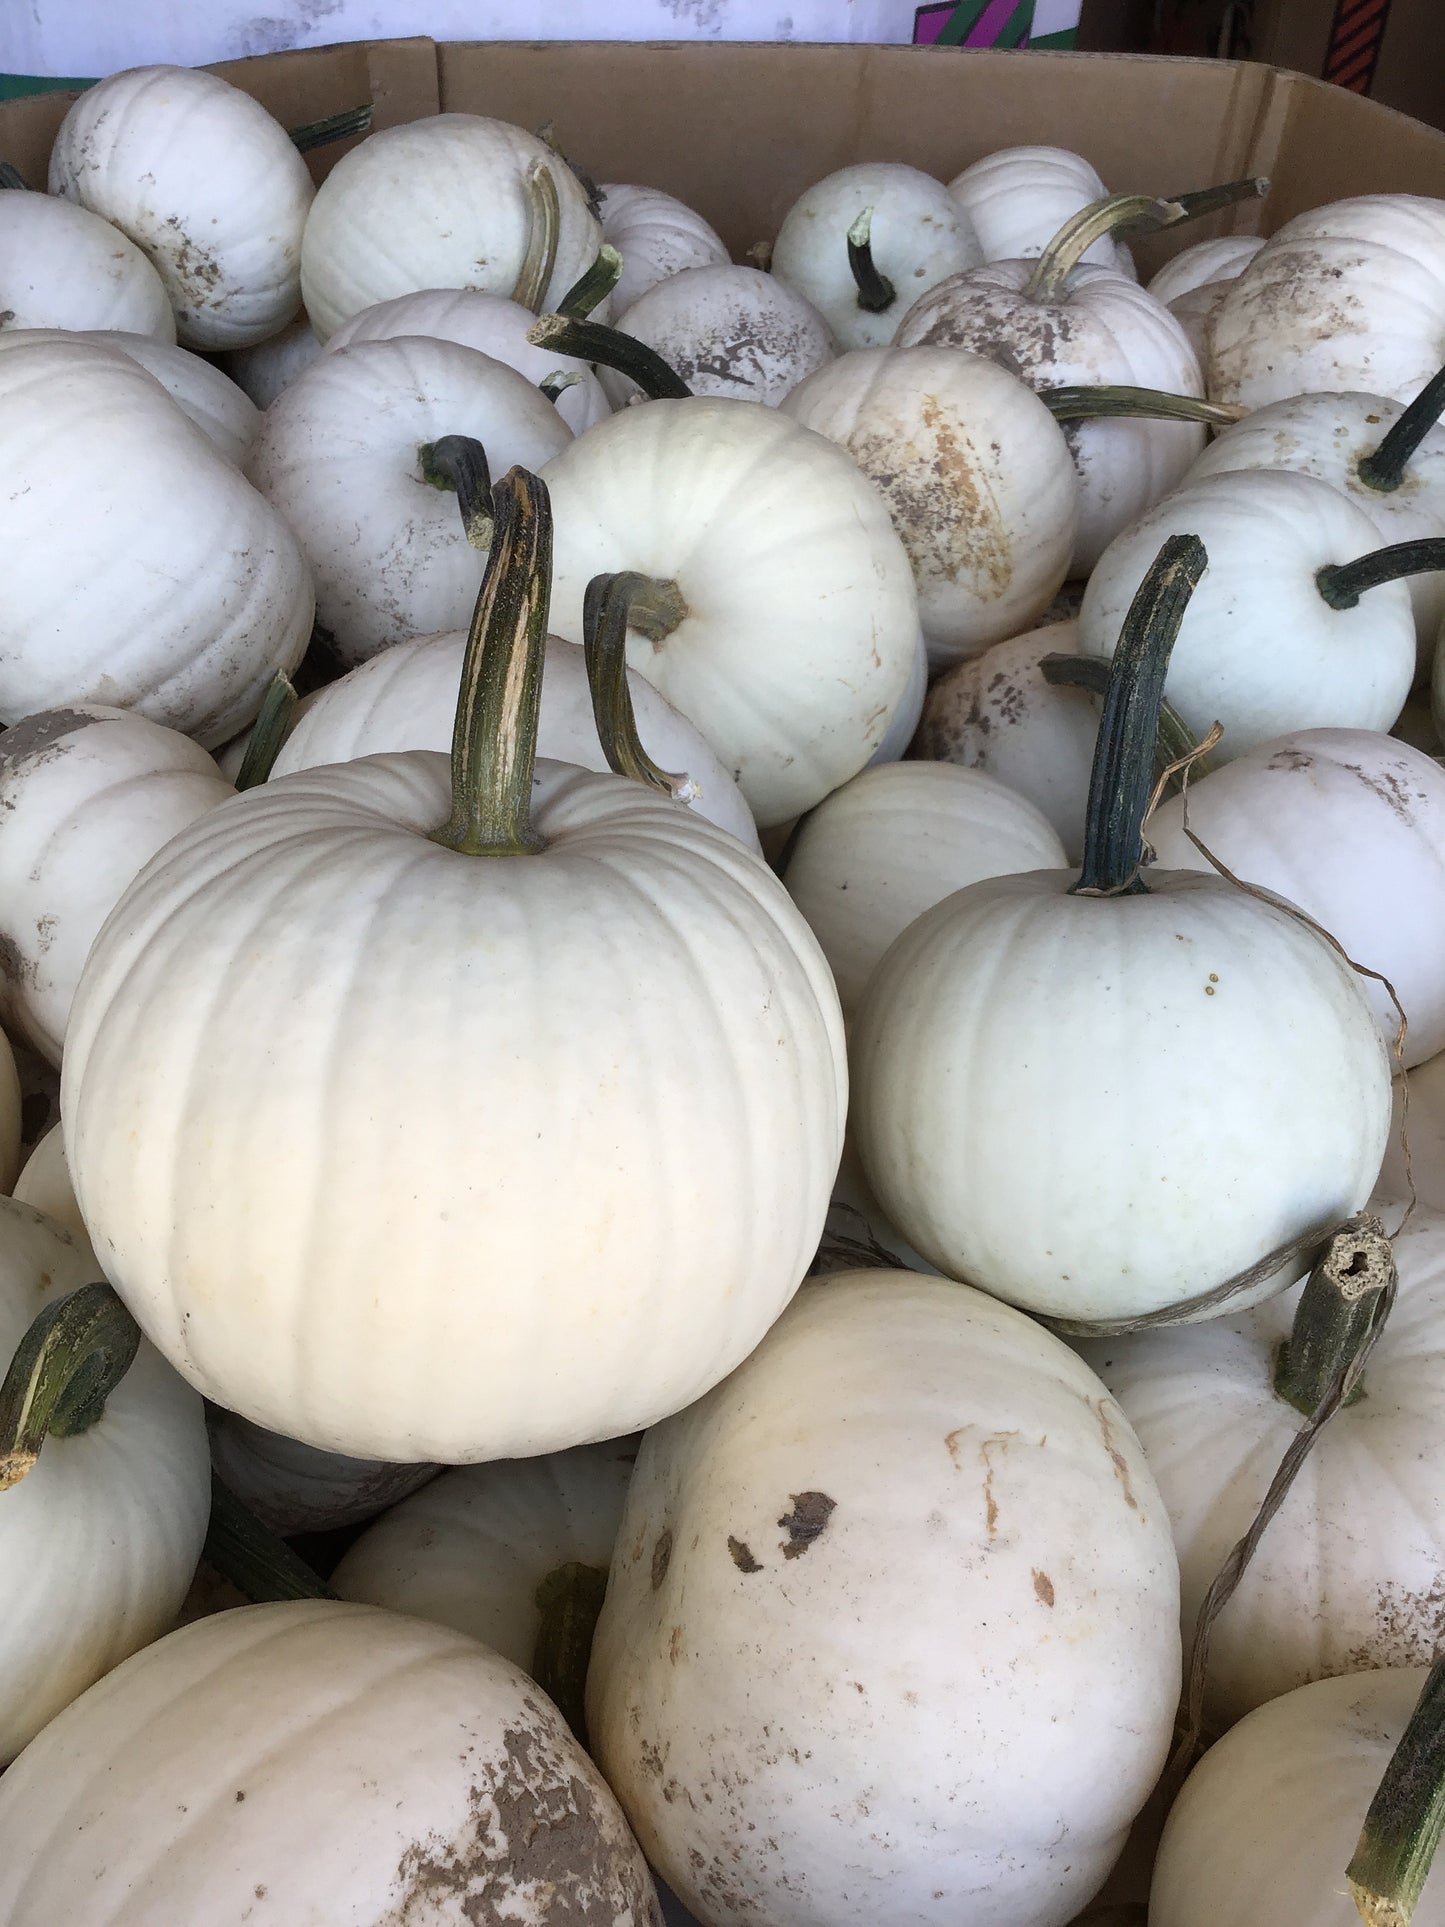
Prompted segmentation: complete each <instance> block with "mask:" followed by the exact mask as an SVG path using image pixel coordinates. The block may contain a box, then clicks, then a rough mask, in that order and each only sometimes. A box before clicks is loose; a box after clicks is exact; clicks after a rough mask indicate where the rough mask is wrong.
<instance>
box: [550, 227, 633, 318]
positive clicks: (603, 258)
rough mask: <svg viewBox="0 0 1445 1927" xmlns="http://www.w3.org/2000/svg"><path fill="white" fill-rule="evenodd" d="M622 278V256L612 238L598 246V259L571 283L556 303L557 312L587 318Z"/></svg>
mask: <svg viewBox="0 0 1445 1927" xmlns="http://www.w3.org/2000/svg"><path fill="white" fill-rule="evenodd" d="M621 278H622V256H621V255H620V254H619V253H618V252H617V250H616V248H615V247H613V245H612V243H611V242H610V241H604V242H603V243H602V246H601V247H600V248H599V249H598V250H597V259H596V260H595V261H594V262H593V263H592V265H591V267H590V268H584V269H583V271H582V273H581V274H579V275H578V277H577V279H576V280H575V281H574V282H573V283H572V285H571V287H570V288H569V289H568V290H567V292H566V294H564V295H563V297H562V299H561V300H560V301H559V302H558V303H557V312H558V314H566V315H571V316H572V317H573V318H574V319H575V320H577V321H585V320H586V319H587V317H588V315H590V314H591V312H592V310H593V309H594V308H595V307H597V306H598V305H599V304H600V303H601V302H603V301H605V300H606V299H607V297H608V295H609V294H611V292H612V290H613V289H614V288H615V287H616V286H617V283H618V282H619V281H620V280H621Z"/></svg>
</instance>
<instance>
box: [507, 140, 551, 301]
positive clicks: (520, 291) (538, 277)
mask: <svg viewBox="0 0 1445 1927" xmlns="http://www.w3.org/2000/svg"><path fill="white" fill-rule="evenodd" d="M525 186H526V190H527V207H528V210H529V212H530V215H531V226H530V228H529V230H528V234H527V252H526V254H525V255H524V256H523V257H522V265H521V268H520V269H519V270H518V274H517V285H516V287H515V288H513V290H512V299H513V300H514V301H517V302H520V304H521V305H522V307H524V308H530V309H531V310H532V313H533V314H535V313H536V312H537V310H538V309H539V308H540V307H541V305H542V302H543V299H544V298H545V296H546V293H547V289H548V286H549V285H550V283H551V280H552V270H553V269H554V268H555V267H556V265H557V241H558V238H559V235H560V233H561V228H562V208H561V204H560V203H559V201H558V199H557V183H556V181H555V180H554V179H553V177H552V170H551V168H550V167H548V165H547V163H546V162H545V161H533V162H532V165H531V166H530V167H529V168H528V169H527V178H526V183H525Z"/></svg>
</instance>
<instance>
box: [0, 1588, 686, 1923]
mask: <svg viewBox="0 0 1445 1927" xmlns="http://www.w3.org/2000/svg"><path fill="white" fill-rule="evenodd" d="M280 1736H284V1744H282V1743H280ZM400 1736H404V1739H402V1741H401V1743H400V1744H399V1743H398V1742H399V1737H400ZM0 1837H3V1838H4V1839H5V1841H6V1842H7V1845H8V1848H9V1851H8V1852H7V1853H6V1855H5V1857H4V1865H3V1867H0V1914H3V1917H4V1919H5V1921H6V1923H7V1927H42V1923H44V1924H45V1927H53V1923H55V1922H58V1921H62V1920H63V1921H76V1922H79V1921H81V1920H84V1921H85V1922H86V1927H125V1924H126V1923H129V1922H132V1921H137V1920H146V1921H156V1922H160V1921H175V1922H181V1921H184V1922H186V1923H187V1927H232V1923H235V1922H239V1921H244V1920H246V1919H247V1918H248V1917H252V1918H261V1917H264V1916H262V1915H259V1914H258V1913H257V1911H256V1910H257V1908H258V1904H259V1903H258V1897H257V1890H258V1889H259V1890H260V1894H261V1897H262V1898H263V1899H264V1901H265V1902H266V1903H267V1907H268V1910H269V1911H271V1912H272V1913H273V1914H274V1915H275V1918H276V1919H277V1920H283V1921H287V1922H296V1923H298V1924H299V1923H300V1922H302V1921H318V1922H319V1921H328V1922H336V1923H338V1924H339V1923H340V1922H342V1921H345V1922H347V1923H348V1927H352V1924H353V1923H354V1927H387V1923H395V1922H398V1921H403V1920H407V1921H412V1920H414V1921H416V1922H417V1923H418V1927H421V1923H423V1922H426V1923H431V1922H435V1923H437V1927H442V1924H443V1923H446V1927H451V1924H452V1923H460V1922H462V1921H464V1920H466V1919H468V1918H472V1919H485V1918H486V1913H487V1912H492V1913H493V1918H494V1919H496V1920H505V1921H508V1922H516V1923H517V1927H548V1923H549V1922H557V1921H561V1920H575V1921H586V1920H597V1921H604V1920H605V1921H607V1922H609V1923H615V1927H661V1919H662V1916H661V1914H660V1913H659V1912H658V1908H657V1901H656V1897H655V1895H654V1893H653V1887H652V1880H651V1876H650V1875H649V1874H648V1871H647V1868H646V1866H645V1864H644V1862H643V1859H642V1855H641V1854H640V1853H639V1852H638V1850H637V1846H636V1843H635V1842H634V1841H633V1839H632V1837H631V1835H630V1834H629V1833H628V1831H627V1828H626V1826H625V1825H624V1823H623V1820H622V1816H621V1814H620V1813H619V1811H618V1808H617V1804H616V1802H615V1801H614V1800H613V1798H612V1796H611V1795H610V1794H609V1792H608V1790H607V1788H606V1786H605V1785H604V1784H603V1781H602V1778H601V1776H600V1775H599V1774H598V1772H597V1770H596V1769H595V1768H594V1767H593V1765H592V1764H591V1762H590V1761H589V1760H588V1758H587V1756H586V1755H585V1754H584V1753H583V1752H582V1750H581V1748H580V1747H579V1746H578V1745H577V1743H576V1742H575V1741H574V1740H573V1738H572V1736H571V1734H570V1733H569V1732H568V1731H567V1729H566V1727H565V1725H564V1724H563V1722H562V1717H561V1715H560V1714H559V1713H558V1712H557V1710H556V1708H555V1707H554V1706H553V1705H552V1703H551V1702H550V1700H548V1699H547V1698H546V1696H545V1695H544V1694H543V1693H541V1692H540V1691H539V1690H538V1688H536V1687H535V1686H533V1685H532V1683H531V1681H530V1680H528V1679H526V1678H525V1677H524V1676H523V1675H522V1674H520V1673H519V1672H518V1671H517V1669H516V1667H514V1666H511V1665H509V1664H508V1663H507V1662H506V1660H504V1659H499V1658H498V1657H497V1655H496V1654H495V1653H489V1652H488V1651H487V1650H486V1649H485V1647H482V1646H478V1645H477V1643H476V1642H475V1641H474V1640H470V1639H466V1638H464V1637H463V1636H462V1635H461V1634H459V1633H453V1632H449V1631H447V1630H445V1629H444V1628H442V1627H439V1626H428V1625H425V1624H424V1623H423V1622H422V1621H420V1620H415V1619H401V1618H398V1617H397V1616H396V1615H394V1614H392V1613H382V1612H377V1611H376V1610H375V1609H374V1608H372V1607H368V1606H352V1605H345V1604H341V1603H338V1602H336V1601H331V1600H319V1599H306V1600H296V1601H289V1600H288V1601H286V1602H284V1603H282V1604H278V1605H269V1606H247V1607H243V1608H241V1609H240V1610H239V1611H236V1612H227V1613H220V1614H217V1615H215V1616H213V1617H210V1618H206V1619H201V1620H198V1621H197V1622H196V1623H195V1624H194V1625H191V1626H187V1627H184V1628H183V1629H182V1630H181V1631H179V1632H175V1633H172V1634H171V1635H170V1636H169V1637H168V1638H167V1639H164V1640H162V1641H160V1643H159V1644H158V1645H155V1646H152V1647H151V1648H150V1649H149V1651H147V1652H145V1653H140V1654H137V1656H136V1657H135V1659H134V1660H133V1661H131V1662H129V1663H128V1664H127V1665H126V1666H125V1667H123V1668H121V1669H119V1670H118V1671H117V1672H115V1673H113V1674H112V1675H111V1677H110V1678H109V1679H108V1680H106V1681H104V1682H103V1683H102V1684H101V1685H100V1686H99V1687H97V1688H95V1689H93V1690H92V1691H91V1692H90V1693H89V1694H87V1695H86V1696H85V1698H84V1699H83V1700H81V1701H79V1702H78V1703H77V1704H76V1706H75V1707H74V1708H72V1709H71V1710H70V1711H69V1712H67V1714H66V1715H65V1717H64V1719H63V1720H61V1721H57V1722H56V1724H55V1725H53V1726H52V1727H51V1728H50V1729H49V1730H48V1731H47V1732H46V1733H45V1734H44V1735H42V1737H41V1738H40V1740H39V1741H37V1743H36V1744H35V1745H34V1746H33V1747H31V1748H30V1750H29V1751H28V1752H27V1753H26V1754H25V1756H24V1757H23V1759H22V1760H20V1761H19V1762H18V1763H17V1764H16V1765H15V1766H14V1767H12V1768H11V1770H10V1772H9V1773H8V1774H6V1776H5V1779H4V1781H3V1783H0ZM62 1841H63V1842H64V1843H65V1844H64V1845H63V1846H62V1845H61V1842H62Z"/></svg>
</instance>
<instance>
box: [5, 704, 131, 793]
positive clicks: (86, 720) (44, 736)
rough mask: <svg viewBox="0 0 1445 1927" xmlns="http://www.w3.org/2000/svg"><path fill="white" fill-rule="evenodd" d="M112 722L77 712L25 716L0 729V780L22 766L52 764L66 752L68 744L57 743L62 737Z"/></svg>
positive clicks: (107, 717) (104, 718)
mask: <svg viewBox="0 0 1445 1927" xmlns="http://www.w3.org/2000/svg"><path fill="white" fill-rule="evenodd" d="M115 720H116V719H115V718H114V717H113V716H87V715H85V714H84V713H83V712H82V711H81V710H78V709H42V710H39V711H37V713H36V714H35V715H33V716H26V717H24V718H23V719H22V720H21V721H20V722H18V723H12V724H11V725H10V727H9V729H6V730H0V777H6V776H9V775H10V774H11V772H12V771H14V770H17V769H19V767H20V765H21V764H22V763H30V762H35V761H37V760H43V761H44V762H47V763H50V762H54V761H55V759H56V758H57V757H59V756H64V755H65V754H66V753H67V751H68V748H69V745H68V744H66V743H63V742H62V741H61V740H60V739H61V738H62V737H63V736H73V735H75V734H76V732H77V731H78V730H82V729H94V728H95V727H96V725H97V724H99V723H105V722H114V721H115Z"/></svg>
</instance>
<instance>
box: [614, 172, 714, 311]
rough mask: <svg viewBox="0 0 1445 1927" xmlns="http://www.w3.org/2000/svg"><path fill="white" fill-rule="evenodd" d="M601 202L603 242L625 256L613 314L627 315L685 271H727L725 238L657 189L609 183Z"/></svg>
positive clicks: (619, 182)
mask: <svg viewBox="0 0 1445 1927" xmlns="http://www.w3.org/2000/svg"><path fill="white" fill-rule="evenodd" d="M598 192H599V193H600V195H601V197H602V238H603V240H604V241H608V242H610V243H611V244H612V246H613V247H615V248H616V249H617V251H618V253H619V254H620V255H621V256H622V273H621V274H620V275H619V276H618V279H617V284H616V286H615V287H614V288H613V290H612V312H613V313H614V314H626V312H627V310H628V309H629V308H630V307H631V306H632V304H633V302H634V301H636V300H638V299H639V298H640V297H641V296H642V295H644V294H646V293H647V291H648V289H649V288H655V287H656V286H657V284H658V282H659V281H666V280H667V278H668V276H669V275H673V274H681V273H682V271H683V269H684V268H711V267H725V266H726V265H727V262H728V258H729V257H728V251H727V249H726V247H725V246H724V245H723V242H722V237H721V236H720V235H719V234H718V233H717V231H716V230H715V229H714V228H713V227H712V226H711V225H710V224H709V223H708V222H707V221H705V220H704V219H703V218H702V216H701V215H700V214H698V213H696V212H695V211H694V210H693V209H692V208H690V207H689V206H688V205H687V204H686V202H685V201H679V200H678V199H676V197H675V196H673V195H671V194H664V193H663V191H662V189H661V188H658V187H634V186H633V185H631V184H630V183H628V182H621V181H608V182H607V183H606V184H605V185H604V186H603V187H601V188H599V190H598Z"/></svg>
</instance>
